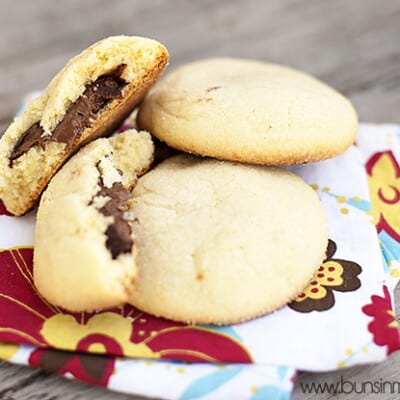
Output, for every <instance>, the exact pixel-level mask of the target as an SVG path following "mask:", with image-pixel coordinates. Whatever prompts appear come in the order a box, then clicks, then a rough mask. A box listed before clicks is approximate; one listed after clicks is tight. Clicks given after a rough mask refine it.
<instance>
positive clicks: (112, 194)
mask: <svg viewBox="0 0 400 400" xmlns="http://www.w3.org/2000/svg"><path fill="white" fill-rule="evenodd" d="M97 196H104V197H108V198H109V200H108V201H107V203H106V204H105V205H104V206H103V207H102V208H100V210H99V211H100V212H101V213H102V214H103V215H105V216H107V217H109V216H112V217H114V222H113V223H112V224H111V225H110V226H109V227H108V228H107V230H106V236H107V240H106V246H107V248H108V250H109V251H110V252H111V255H112V258H113V259H116V258H117V257H118V256H119V255H120V254H122V253H130V252H131V250H132V246H133V241H132V237H131V234H132V228H131V226H130V224H129V222H128V221H127V220H126V219H125V218H124V213H125V211H126V210H127V201H128V200H129V199H131V198H132V194H131V193H130V192H129V190H127V189H125V188H124V187H123V186H122V184H121V183H120V182H114V183H113V185H112V186H111V187H110V188H107V187H105V186H104V184H103V183H102V182H101V183H100V190H99V191H98V192H97V194H96V197H97Z"/></svg>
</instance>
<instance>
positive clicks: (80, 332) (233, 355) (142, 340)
mask: <svg viewBox="0 0 400 400" xmlns="http://www.w3.org/2000/svg"><path fill="white" fill-rule="evenodd" d="M32 258H33V249H32V248H31V247H21V248H13V249H8V250H3V251H0V275H1V277H2V278H1V279H0V341H3V342H9V343H26V344H31V345H36V346H38V347H47V348H54V349H59V350H67V351H71V352H79V353H93V354H108V355H112V356H127V357H140V358H155V359H160V358H164V359H179V360H187V361H206V362H240V363H251V362H252V358H251V355H250V354H249V353H248V351H247V349H246V348H245V347H244V346H243V345H242V344H241V343H240V341H238V340H237V339H235V338H234V337H232V336H230V335H228V334H226V333H224V332H221V331H219V330H218V329H214V328H212V327H203V326H191V325H185V324H181V323H176V322H173V321H169V320H165V319H162V318H156V317H153V316H151V315H148V314H145V313H142V312H140V311H139V310H137V309H135V308H134V307H132V306H129V305H125V306H123V307H119V308H114V309H110V310H105V311H102V312H94V313H71V312H67V311H65V310H62V309H60V308H58V307H55V306H52V305H51V304H49V303H48V302H47V301H46V300H45V299H44V298H43V297H42V296H41V295H40V294H39V293H38V292H37V290H36V288H35V286H34V284H33V276H32V275H33V274H32ZM64 359H65V357H64ZM78 359H79V360H81V357H80V358H79V357H78ZM74 360H75V361H74ZM64 361H65V360H64ZM77 362H78V361H76V359H75V358H74V359H73V360H72V358H71V359H68V362H65V363H64V364H62V366H63V367H65V365H67V364H68V366H69V365H70V364H71V363H72V364H74V365H75V364H76V363H77ZM36 364H38V363H37V362H36ZM36 364H35V365H36ZM72 364H71V365H72ZM60 365H61V364H60ZM60 368H61V367H60ZM74 368H75V367H74Z"/></svg>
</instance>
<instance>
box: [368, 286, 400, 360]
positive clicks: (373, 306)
mask: <svg viewBox="0 0 400 400" xmlns="http://www.w3.org/2000/svg"><path fill="white" fill-rule="evenodd" d="M362 312H363V313H364V314H366V315H368V316H369V317H373V320H372V321H371V322H370V323H369V324H368V330H369V331H370V332H371V333H372V335H373V340H374V343H375V344H376V345H378V346H387V354H388V355H389V354H390V353H393V352H394V351H396V350H399V349H400V338H399V332H398V329H397V321H396V317H395V315H394V312H393V308H392V303H391V298H390V293H389V289H388V288H387V286H383V297H382V296H378V295H373V296H371V303H370V304H367V305H365V306H364V307H363V308H362Z"/></svg>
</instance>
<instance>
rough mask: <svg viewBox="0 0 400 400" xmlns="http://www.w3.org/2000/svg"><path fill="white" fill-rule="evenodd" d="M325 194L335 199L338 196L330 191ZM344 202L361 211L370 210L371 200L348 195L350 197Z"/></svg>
mask: <svg viewBox="0 0 400 400" xmlns="http://www.w3.org/2000/svg"><path fill="white" fill-rule="evenodd" d="M326 194H327V195H328V196H331V197H334V198H335V199H337V198H338V197H340V196H338V195H337V194H334V193H330V192H327V193H326ZM345 203H347V204H348V205H350V206H352V207H354V208H357V209H359V210H361V211H370V210H371V202H369V201H367V200H362V199H355V198H353V197H350V198H348V199H346V201H345Z"/></svg>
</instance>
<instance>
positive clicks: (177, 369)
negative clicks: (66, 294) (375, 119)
mask: <svg viewBox="0 0 400 400" xmlns="http://www.w3.org/2000/svg"><path fill="white" fill-rule="evenodd" d="M131 122H132V121H127V123H126V124H125V127H128V126H129V125H130V123H131ZM399 146H400V127H399V126H396V125H361V128H360V132H359V136H358V139H357V143H356V145H355V146H352V147H351V148H350V149H349V150H348V151H347V152H346V153H344V154H342V155H341V156H338V157H336V158H333V159H331V160H326V161H322V162H318V163H313V164H307V165H301V166H295V167H288V168H290V169H291V170H292V171H293V172H295V173H296V174H298V175H299V176H301V177H303V179H304V180H305V181H306V182H307V183H309V184H310V185H311V186H312V187H313V188H314V190H316V191H317V193H318V195H319V196H320V198H321V201H322V204H323V206H324V209H325V211H326V214H327V217H328V224H329V238H330V240H329V245H328V248H327V256H326V260H325V261H324V262H323V263H322V264H321V266H320V267H319V269H318V271H316V273H315V276H314V278H313V280H312V281H311V282H310V285H309V287H307V288H306V289H305V290H304V291H303V293H301V294H300V295H299V296H298V297H297V298H296V299H295V300H294V301H293V302H292V303H290V304H289V305H288V306H286V307H284V308H282V309H280V310H278V311H276V312H274V313H272V314H270V315H267V316H264V317H261V318H258V319H255V320H253V321H250V322H246V323H242V324H237V325H231V326H227V327H217V326H208V325H207V326H204V325H203V326H187V325H184V324H180V323H176V322H172V321H168V320H164V319H161V318H156V317H153V316H150V315H147V314H144V313H142V312H140V311H138V310H136V309H134V308H133V307H131V306H123V307H119V308H115V309H111V310H106V311H102V312H96V313H79V314H74V313H69V312H67V311H65V310H62V309H59V308H58V307H54V306H52V305H51V304H48V303H47V302H46V300H45V299H43V298H42V297H41V296H40V294H39V293H38V292H37V291H36V290H35V288H34V285H33V282H32V254H33V247H32V245H33V232H34V224H35V211H33V212H31V213H29V214H28V215H26V216H24V217H20V218H16V217H13V216H10V215H7V213H6V211H5V210H4V207H3V208H2V209H0V214H2V215H0V249H2V250H1V251H0V341H1V342H2V344H0V358H2V359H5V360H8V361H9V362H13V363H19V364H26V365H30V366H33V367H38V368H42V369H43V370H46V371H49V372H54V373H57V374H61V375H63V376H65V377H67V378H73V379H79V380H83V381H86V382H88V383H92V384H97V385H102V386H105V387H107V388H109V389H112V390H117V391H122V392H127V393H133V394H138V395H145V396H153V397H159V398H165V399H195V398H202V399H206V398H207V399H222V398H229V399H252V400H254V399H261V398H268V399H287V398H289V397H290V393H291V390H292V387H293V382H294V380H295V373H296V369H301V370H309V371H328V370H333V369H337V368H343V367H347V366H351V365H355V364H362V363H371V362H379V361H382V360H384V359H385V358H386V357H387V356H388V355H389V354H390V353H391V352H393V351H395V350H398V349H399V348H400V340H399V334H398V330H397V325H396V318H395V316H394V312H393V304H392V303H393V289H394V287H395V285H396V283H397V281H398V279H399V277H400V264H399V261H400V212H399V211H400V209H399V208H400V166H399V160H400V158H399V157H400V147H399ZM299 207H301V204H299ZM304 223H307V221H305V222H304ZM60 257H62V255H60ZM182 301H184V299H182ZM344 333H345V334H344Z"/></svg>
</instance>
